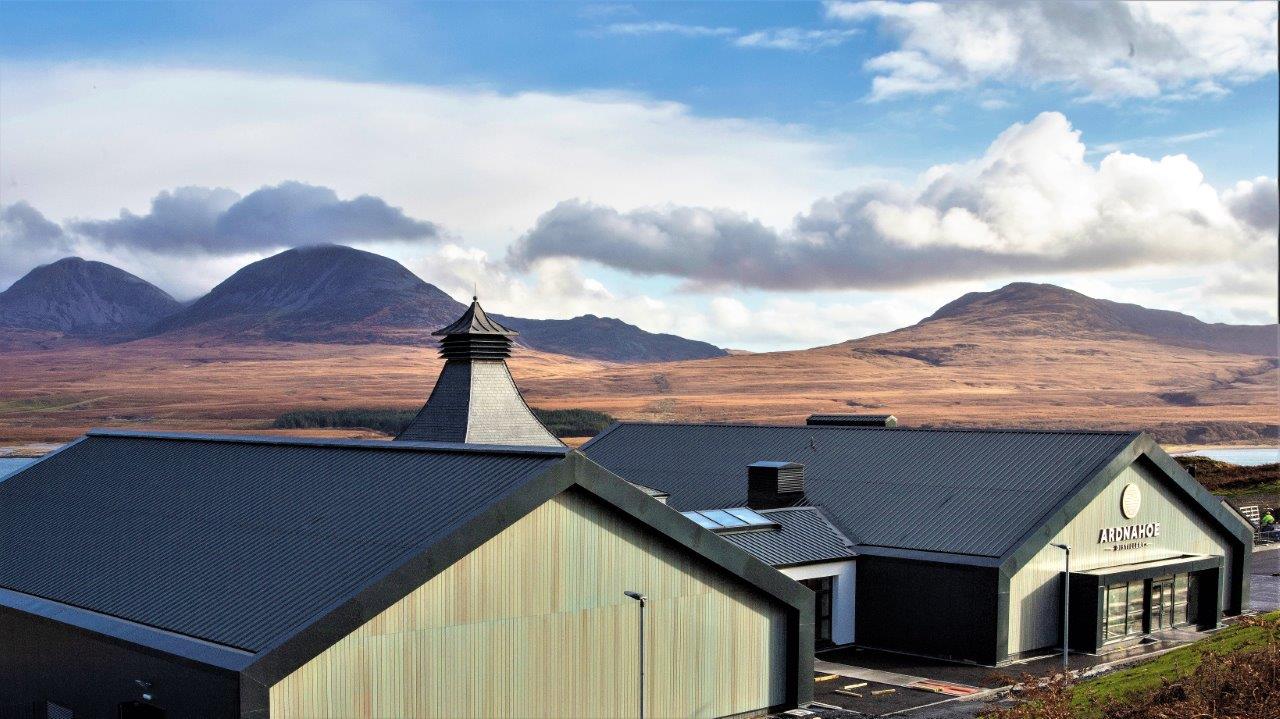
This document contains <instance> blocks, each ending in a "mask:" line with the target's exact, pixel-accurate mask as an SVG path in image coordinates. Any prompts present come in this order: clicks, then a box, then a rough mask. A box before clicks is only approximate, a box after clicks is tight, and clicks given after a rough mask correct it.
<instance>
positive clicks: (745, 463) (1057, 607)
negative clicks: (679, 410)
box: [582, 415, 1252, 665]
mask: <svg viewBox="0 0 1280 719" xmlns="http://www.w3.org/2000/svg"><path fill="white" fill-rule="evenodd" d="M891 419H892V418H890V417H888V416H881V417H875V418H870V419H868V418H866V417H851V418H849V420H848V421H841V420H840V418H839V416H833V415H823V416H819V417H815V418H814V419H813V422H812V423H811V424H808V425H800V426H757V425H726V424H645V423H622V424H617V425H615V426H613V427H612V428H610V429H608V430H606V431H605V432H603V433H602V434H601V435H599V436H597V437H596V438H595V439H594V440H592V441H591V442H589V443H588V444H587V445H584V446H583V448H582V451H583V452H585V453H586V454H587V456H588V457H590V458H591V459H593V460H594V461H596V462H598V463H600V464H601V465H603V466H604V467H606V468H608V469H609V470H611V471H613V472H614V473H616V474H618V475H619V476H621V477H623V478H624V479H627V480H628V481H631V482H635V483H638V484H642V485H644V486H646V487H649V488H651V490H652V491H656V492H661V493H663V494H665V495H667V497H666V501H667V503H668V505H669V506H671V507H674V508H676V509H678V510H680V511H682V512H684V513H685V514H686V516H689V517H691V518H693V519H694V520H695V521H698V522H699V523H701V524H703V526H706V527H708V528H709V529H711V530H712V531H713V532H716V533H718V534H720V535H721V536H722V538H724V539H726V540H728V542H730V543H733V544H735V545H736V546H739V547H742V548H744V549H746V550H748V551H750V552H752V553H753V554H755V555H756V556H757V557H759V558H760V559H761V560H762V561H765V562H768V563H770V564H772V565H774V566H776V567H778V568H779V569H780V571H782V572H784V573H786V574H787V575H788V576H791V577H792V578H794V579H796V580H797V581H799V582H801V583H803V584H805V585H807V586H808V587H809V588H810V589H812V590H813V591H814V592H815V604H816V607H815V635H816V639H817V642H818V645H819V646H820V647H821V646H823V645H826V646H832V645H848V644H852V645H856V646H861V647H868V648H877V649H885V650H891V651H897V652H904V653H911V654H918V655H925V656H930V657H938V658H945V659H952V660H959V661H966V662H976V663H980V664H987V665H999V664H1003V663H1006V662H1009V661H1012V660H1015V659H1017V658H1019V657H1024V656H1028V655H1034V654H1036V653H1040V652H1043V651H1046V650H1048V649H1049V648H1053V647H1058V646H1060V645H1061V641H1062V626H1063V619H1062V616H1063V613H1062V595H1063V589H1064V577H1065V576H1066V575H1067V562H1066V560H1067V557H1066V554H1067V553H1066V551H1064V549H1063V548H1062V547H1070V581H1069V587H1070V597H1069V600H1068V609H1069V621H1068V625H1069V627H1070V637H1069V640H1070V645H1071V647H1072V649H1073V650H1075V651H1079V652H1088V653H1103V652H1107V651H1109V650H1110V649H1112V648H1114V647H1121V646H1125V645H1126V644H1130V643H1133V642H1135V641H1138V640H1140V639H1141V638H1143V637H1147V636H1150V635H1152V634H1158V633H1159V632H1161V631H1164V630H1166V629H1171V628H1175V627H1184V628H1185V627H1195V628H1201V629H1207V628H1211V627H1215V626H1217V625H1218V624H1219V622H1220V621H1221V619H1222V617H1223V616H1224V615H1230V614H1237V613H1239V612H1240V611H1241V608H1242V607H1247V605H1248V597H1247V594H1248V591H1249V584H1248V577H1249V559H1250V552H1251V550H1252V534H1251V531H1250V528H1249V527H1247V526H1246V525H1245V523H1244V522H1242V521H1241V520H1240V519H1239V517H1238V516H1236V515H1234V514H1233V513H1232V512H1231V511H1230V510H1229V509H1227V508H1226V507H1225V506H1224V505H1223V504H1222V503H1221V502H1220V501H1219V500H1218V499H1217V498H1215V497H1214V496H1212V495H1211V494H1210V493H1209V492H1207V491H1206V490H1205V489H1204V488H1203V487H1201V486H1200V485H1199V484H1198V483H1197V482H1196V481H1195V480H1194V479H1193V478H1192V477H1191V476H1189V475H1188V474H1187V473H1186V472H1185V471H1184V470H1183V469H1182V468H1181V467H1180V466H1179V465H1178V464H1177V463H1176V462H1175V461H1174V460H1173V459H1172V458H1170V457H1169V456H1168V455H1167V454H1166V453H1165V452H1164V451H1163V450H1162V449H1161V448H1160V446H1159V445H1158V444H1157V443H1156V442H1155V441H1153V440H1152V439H1151V438H1150V437H1149V436H1147V435H1145V434H1141V433H1129V432H1090V431H1034V430H948V429H907V428H901V427H895V426H893V425H896V420H894V421H892V422H890V421H889V420H891Z"/></svg>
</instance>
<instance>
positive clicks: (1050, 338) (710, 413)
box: [529, 283, 1280, 444]
mask: <svg viewBox="0 0 1280 719" xmlns="http://www.w3.org/2000/svg"><path fill="white" fill-rule="evenodd" d="M1278 332H1280V327H1278V326H1277V325H1262V326H1234V325H1211V324H1206V323H1203V322H1200V321H1199V320H1196V319H1194V318H1191V317H1188V316H1186V315H1180V314H1178V313H1176V312H1166V311H1161V310H1151V309H1147V308H1143V307H1138V306H1135V305H1122V304H1119V303H1114V302H1107V301H1105V300H1097V299H1093V298H1090V297H1088V296H1086V295H1082V294H1080V293H1078V292H1073V291H1071V290H1066V289H1063V288H1061V287H1055V286H1052V285H1031V284H1026V283H1016V284H1012V285H1009V286H1006V287H1003V288H1001V289H999V290H995V291H994V292H983V293H973V294H969V295H965V296H963V297H961V298H959V299H957V300H955V301H953V302H951V303H948V304H947V305H945V306H943V307H941V308H940V309H939V310H938V311H937V312H935V313H934V314H933V315H931V316H929V317H928V318H926V319H924V320H922V321H920V322H919V323H917V324H914V325H911V326H908V327H903V328H901V329H897V330H893V331H891V332H884V333H881V334H877V335H871V336H869V337H862V338H860V339H854V340H848V341H846V342H841V343H839V344H834V345H829V346H826V347H815V348H812V349H806V350H793V351H786V352H760V353H755V354H732V355H729V356H725V357H720V358H715V359H709V360H702V361H699V362H672V363H665V364H662V365H643V366H633V367H628V366H615V367H607V368H603V369H599V368H597V369H591V370H589V371H587V370H581V371H575V372H569V371H565V372H564V373H562V374H561V375H560V376H555V377H546V378H544V379H541V380H539V381H537V382H530V383H529V386H530V392H529V397H530V401H531V402H535V403H540V406H549V403H550V402H552V401H554V400H555V398H559V397H572V398H573V403H574V404H573V406H575V407H582V408H586V409H594V410H599V411H603V412H608V413H610V414H612V415H614V416H616V417H619V418H622V419H645V420H655V421H719V422H730V421H748V422H772V423H799V422H803V421H804V418H805V417H807V416H808V415H809V414H812V413H819V412H832V413H839V412H850V413H885V412H888V413H892V414H894V415H896V416H897V417H898V419H899V420H900V421H901V422H902V423H903V424H904V425H907V426H921V425H933V426H968V427H1038V428H1048V429H1065V428H1080V427H1085V428H1097V429H1125V430H1130V429H1141V430H1146V431H1150V432H1153V433H1154V434H1155V435H1156V437H1157V438H1159V439H1161V440H1162V441H1167V442H1177V443H1199V444H1204V443H1215V442H1227V441H1246V440H1247V441H1250V442H1265V443H1268V444H1270V443H1275V442H1276V441H1278V440H1280V410H1278V409H1277V408H1276V404H1275V396H1276V387H1277V386H1280V359H1278V358H1277V354H1278V353H1277V349H1276V341H1277V336H1278V334H1277V333H1278ZM1268 348H1269V351H1268Z"/></svg>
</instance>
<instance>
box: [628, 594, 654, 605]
mask: <svg viewBox="0 0 1280 719" xmlns="http://www.w3.org/2000/svg"><path fill="white" fill-rule="evenodd" d="M623 594H625V595H627V596H628V597H631V598H632V599H634V600H636V601H637V602H640V603H641V604H644V602H645V600H646V599H648V597H646V596H645V595H643V594H641V593H640V592H623Z"/></svg>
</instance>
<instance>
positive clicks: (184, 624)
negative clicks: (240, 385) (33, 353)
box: [0, 433, 564, 651]
mask: <svg viewBox="0 0 1280 719" xmlns="http://www.w3.org/2000/svg"><path fill="white" fill-rule="evenodd" d="M563 458H564V452H563V451H554V450H546V449H524V450H520V449H516V448H501V447H493V448H475V447H470V448H460V447H448V446H447V445H446V446H441V445H430V444H422V443H413V442H379V441H307V440H296V439H293V440H278V439H265V440H264V439H255V438H244V437H182V436H174V435H147V434H144V433H92V434H91V435H90V436H89V437H87V438H85V439H83V440H81V441H79V442H77V443H75V444H73V445H71V446H69V447H67V448H65V449H63V450H61V451H59V452H57V453H55V454H53V455H50V456H49V457H47V458H46V459H44V460H43V461H41V462H38V463H36V464H34V465H32V466H30V467H27V468H26V469H24V470H23V471H20V472H18V473H17V474H15V475H13V476H11V477H9V478H8V479H7V480H5V481H4V482H3V483H0V587H4V588H7V589H11V590H14V591H18V592H23V593H26V594H30V595H35V596H38V597H43V598H46V599H51V600H54V601H57V602H61V603H64V604H69V605H73V606H78V607H82V608H86V609H91V610H93V611H95V612H101V613H104V614H109V615H112V616H116V617H121V618H124V619H128V620H130V621H134V622H139V623H142V624H147V625H150V626H154V627H159V628H161V629H165V630H169V631H173V632H177V633H180V634H185V635H188V636H192V637H198V638H200V639H204V640H207V641H211V642H216V643H219V644H223V645H228V646H232V647H238V648H241V649H246V650H250V651H256V650H259V649H262V648H264V647H265V646H267V645H268V644H270V643H271V642H272V641H273V640H275V639H277V638H279V637H281V636H284V635H286V634H288V633H289V632H290V631H291V630H294V629H296V628H298V627H299V626H301V625H303V624H305V623H307V622H308V621H310V620H313V619H315V618H316V616H317V615H318V614H319V613H320V612H321V611H322V610H323V609H325V608H326V607H327V606H329V605H331V604H332V603H333V602H335V601H337V600H339V599H342V598H344V597H346V596H348V595H350V594H351V593H353V592H355V591H358V590H359V589H360V588H361V587H363V586H364V585H365V584H367V583H368V582H369V581H371V580H372V579H373V578H375V577H377V576H378V575H380V574H381V573H383V572H385V571H387V570H389V569H390V568H393V567H396V566H398V565H399V564H400V563H402V562H403V561H404V560H405V559H406V558H407V557H408V556H413V555H416V554H418V553H420V552H421V551H423V550H425V549H427V548H429V547H430V546H431V545H432V544H434V543H435V542H437V541H439V540H441V539H443V538H445V537H447V536H449V535H450V534H452V533H453V532H454V531H455V530H457V529H459V528H460V527H462V526H463V525H465V524H466V523H467V522H468V521H469V520H470V519H472V518H473V517H474V516H476V515H477V514H479V513H480V512H481V511H483V510H484V509H485V508H487V507H488V506H490V505H491V504H493V503H494V502H495V501H497V500H498V499H499V498H501V497H504V496H507V495H509V494H510V493H511V492H513V491H515V490H517V489H518V488H519V487H521V486H522V485H524V484H525V483H526V482H528V481H530V480H532V479H533V478H534V477H536V476H538V475H541V474H542V473H543V472H545V471H546V470H548V469H549V468H551V467H552V466H554V465H556V464H557V463H559V462H561V461H563Z"/></svg>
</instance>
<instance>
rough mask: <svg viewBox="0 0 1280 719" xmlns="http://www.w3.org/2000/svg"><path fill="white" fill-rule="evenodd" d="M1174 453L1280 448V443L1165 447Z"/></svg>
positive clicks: (1173, 445) (1175, 445)
mask: <svg viewBox="0 0 1280 719" xmlns="http://www.w3.org/2000/svg"><path fill="white" fill-rule="evenodd" d="M1164 449H1165V451H1166V452H1168V453H1169V454H1173V455H1178V454H1194V453H1196V452H1206V451H1212V450H1215V449H1274V450H1280V444H1171V445H1169V446H1167V447H1165V448H1164Z"/></svg>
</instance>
